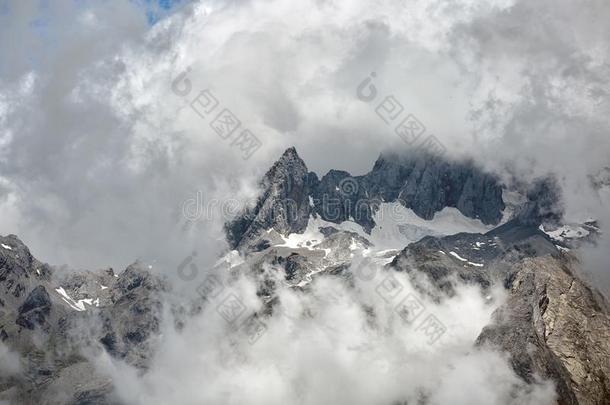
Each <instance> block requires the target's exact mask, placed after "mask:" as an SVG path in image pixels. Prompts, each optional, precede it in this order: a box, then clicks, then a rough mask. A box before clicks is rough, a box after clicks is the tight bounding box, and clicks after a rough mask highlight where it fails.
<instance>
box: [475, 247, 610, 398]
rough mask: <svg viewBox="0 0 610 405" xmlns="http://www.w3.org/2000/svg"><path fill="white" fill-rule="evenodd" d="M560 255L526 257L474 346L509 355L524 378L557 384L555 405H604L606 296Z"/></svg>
mask: <svg viewBox="0 0 610 405" xmlns="http://www.w3.org/2000/svg"><path fill="white" fill-rule="evenodd" d="M568 263H569V261H568V260H567V259H566V258H565V257H564V258H563V259H562V258H554V257H551V256H545V257H537V258H526V259H524V260H523V261H522V262H521V263H519V265H518V269H517V272H516V276H515V277H514V279H513V281H512V283H511V286H510V298H509V299H508V302H507V303H506V304H505V305H504V306H503V307H502V308H500V309H498V310H497V312H496V313H495V315H494V318H495V321H494V324H493V325H490V326H488V327H486V328H485V329H484V330H483V332H482V333H481V335H480V336H479V338H478V344H481V345H483V344H487V345H494V346H497V347H500V348H501V349H503V350H506V351H508V352H509V353H510V354H511V361H512V364H513V368H514V369H515V371H516V372H517V374H518V375H519V376H520V377H522V378H523V379H524V380H526V381H532V380H533V379H534V378H535V377H536V376H538V377H543V378H550V379H552V380H553V381H554V382H555V383H556V388H557V392H558V394H559V400H558V403H559V404H562V405H563V404H595V405H602V404H608V403H609V400H610V361H608V360H609V359H610V316H609V311H608V306H607V303H606V302H605V300H604V299H603V298H602V297H601V296H600V295H599V294H597V293H595V292H593V291H592V290H591V289H590V288H589V287H587V286H586V285H585V284H583V283H582V282H581V281H580V280H579V279H578V278H577V277H575V276H574V274H573V273H572V271H571V270H570V268H569V267H568Z"/></svg>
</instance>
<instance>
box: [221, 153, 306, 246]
mask: <svg viewBox="0 0 610 405" xmlns="http://www.w3.org/2000/svg"><path fill="white" fill-rule="evenodd" d="M315 181H317V178H316V177H315V175H314V176H313V178H312V179H310V176H309V173H308V172H307V167H306V166H305V163H304V162H303V160H302V159H301V158H300V157H299V155H298V154H297V152H296V150H295V149H294V148H290V149H288V150H286V151H285V152H284V154H283V155H282V156H281V157H280V159H279V160H278V161H277V162H276V163H275V164H274V165H273V166H272V167H271V169H269V171H268V172H267V173H266V174H265V176H264V178H263V180H262V181H261V184H260V186H261V189H262V194H261V196H260V197H259V199H258V201H257V204H256V206H255V207H253V208H251V209H248V210H247V211H246V212H244V213H243V214H242V215H241V216H239V217H238V218H236V219H235V220H233V221H232V222H230V223H228V224H226V226H225V230H226V233H227V240H228V242H229V244H230V245H231V246H232V247H238V246H250V243H252V241H254V240H256V238H257V237H258V236H260V234H261V233H262V232H263V231H266V230H268V229H275V230H276V231H277V232H279V233H281V234H288V233H292V232H297V233H298V232H302V231H303V230H304V229H305V227H307V221H308V219H309V216H310V214H311V207H310V202H309V196H310V194H311V192H310V184H311V182H315Z"/></svg>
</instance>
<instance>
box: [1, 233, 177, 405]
mask: <svg viewBox="0 0 610 405" xmlns="http://www.w3.org/2000/svg"><path fill="white" fill-rule="evenodd" d="M0 243H1V244H2V245H0V342H1V345H2V347H5V348H7V350H9V351H10V352H13V353H15V354H16V355H18V356H19V357H20V358H21V365H22V367H21V368H22V370H20V372H19V373H15V374H12V375H4V374H2V373H0V401H2V400H8V401H11V402H10V403H15V404H17V403H18V404H41V403H48V404H94V403H95V404H105V403H115V402H113V401H114V399H113V398H114V397H113V393H112V381H111V380H110V379H109V378H107V377H104V376H102V375H100V374H98V373H97V371H96V370H95V367H94V366H93V365H92V364H91V363H90V362H89V361H88V360H87V358H86V357H85V356H84V354H83V350H87V349H95V348H97V349H98V350H99V349H100V348H104V349H105V350H106V351H107V352H108V353H109V354H110V355H111V356H113V357H115V358H117V359H121V360H124V361H126V362H127V363H129V364H132V365H134V366H136V367H139V368H145V367H146V365H147V363H148V361H149V360H150V357H151V356H152V354H153V353H154V351H153V346H152V342H153V337H154V335H156V334H157V332H158V325H159V322H160V321H159V319H160V314H161V297H160V294H161V292H162V291H164V290H165V289H166V286H165V285H164V284H163V283H162V282H161V281H160V280H158V279H157V278H155V277H154V276H152V275H151V274H150V273H149V272H148V271H146V270H144V269H142V268H141V267H140V266H138V265H137V264H136V265H132V266H130V267H129V268H128V269H127V270H125V271H124V272H123V273H121V275H115V274H114V272H113V271H112V269H107V270H101V271H97V272H82V273H77V274H71V275H67V276H60V275H59V274H57V272H56V271H55V270H54V269H53V268H51V267H50V266H48V265H46V264H43V263H41V262H39V261H38V260H37V259H36V258H34V257H33V256H32V255H31V253H30V251H29V249H28V248H27V246H25V245H24V244H23V242H22V241H21V240H19V239H18V238H17V237H16V236H14V235H10V236H7V237H2V236H0Z"/></svg>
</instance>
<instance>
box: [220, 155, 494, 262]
mask: <svg viewBox="0 0 610 405" xmlns="http://www.w3.org/2000/svg"><path fill="white" fill-rule="evenodd" d="M260 188H261V190H262V192H261V196H260V197H259V199H258V202H257V204H256V206H255V207H254V208H253V209H250V210H248V211H246V212H244V213H243V214H242V215H240V216H239V217H238V218H236V219H235V220H234V221H232V222H230V223H228V224H227V226H226V233H227V239H228V241H229V243H230V245H231V247H233V248H239V249H242V250H251V249H256V247H257V238H258V237H259V236H260V235H261V234H262V232H263V231H267V230H269V229H274V230H275V231H277V232H279V233H280V234H283V235H288V234H290V233H292V232H297V233H300V232H302V231H303V230H304V229H305V228H306V227H307V223H308V221H309V219H310V218H311V217H312V216H314V217H320V218H321V219H323V220H325V221H328V222H332V223H342V222H344V221H348V220H350V221H353V222H356V223H358V224H359V225H361V226H362V227H363V229H364V230H365V231H366V232H369V233H370V231H371V230H372V228H373V227H374V226H375V225H376V224H375V220H374V216H375V213H376V212H377V211H378V209H379V206H380V204H382V203H390V202H399V203H400V204H401V205H403V206H404V207H406V208H410V209H412V210H413V211H414V212H415V214H417V215H418V216H419V217H421V218H423V219H427V220H429V219H432V218H433V217H434V215H435V214H436V213H437V212H439V211H442V210H443V209H444V208H447V207H453V208H456V209H457V210H459V212H461V213H462V214H463V215H464V216H466V217H469V218H473V219H478V220H480V221H481V222H482V223H483V224H488V225H496V224H498V223H499V222H500V220H501V219H502V212H503V210H504V208H505V204H504V201H503V199H502V186H501V184H500V183H499V180H498V179H497V178H496V177H495V176H494V175H492V174H489V173H485V172H484V171H483V170H481V169H480V168H478V167H477V166H476V165H475V164H474V163H473V162H471V161H464V162H449V161H445V160H440V159H438V158H437V157H435V156H433V155H430V154H425V153H419V154H418V153H408V154H406V155H404V156H400V155H397V154H382V155H381V156H379V158H378V159H377V161H376V162H375V164H374V166H373V168H372V170H371V171H370V172H369V173H367V174H365V175H363V176H351V175H350V174H349V173H348V172H345V171H340V170H331V171H329V172H328V173H327V174H326V175H324V176H323V177H322V178H321V179H319V178H318V176H317V175H316V174H315V173H313V172H308V170H307V166H306V165H305V162H303V160H302V159H301V158H300V157H299V155H298V153H297V151H296V149H295V148H294V147H292V148H289V149H287V150H286V151H285V152H284V153H283V154H282V156H281V157H280V158H279V160H278V161H277V162H276V163H275V164H274V165H273V166H272V167H271V169H270V170H269V171H268V172H267V174H266V175H265V176H264V177H263V179H262V181H261V182H260Z"/></svg>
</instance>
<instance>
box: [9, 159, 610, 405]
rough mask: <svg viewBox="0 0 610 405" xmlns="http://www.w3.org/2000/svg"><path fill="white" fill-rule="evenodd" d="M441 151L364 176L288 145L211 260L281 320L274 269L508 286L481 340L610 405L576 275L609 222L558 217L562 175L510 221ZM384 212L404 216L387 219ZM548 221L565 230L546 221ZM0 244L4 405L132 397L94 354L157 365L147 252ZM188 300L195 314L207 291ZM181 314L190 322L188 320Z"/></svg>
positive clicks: (600, 327) (156, 285) (472, 173)
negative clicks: (252, 289) (88, 267)
mask: <svg viewBox="0 0 610 405" xmlns="http://www.w3.org/2000/svg"><path fill="white" fill-rule="evenodd" d="M431 159H432V158H431V157H429V156H407V157H397V156H382V157H380V158H379V159H378V160H377V162H376V163H375V166H374V168H373V170H372V171H371V172H370V173H368V174H366V175H364V176H357V177H351V176H350V175H349V173H347V172H341V171H331V172H329V173H328V174H327V175H325V176H323V177H322V178H321V179H319V178H318V177H317V175H315V174H313V173H311V172H309V171H308V170H307V167H306V166H305V164H304V162H303V161H302V159H300V157H299V156H298V154H297V153H296V150H295V149H294V148H291V149H288V150H287V151H286V152H285V153H284V154H283V155H282V157H281V158H280V159H279V160H278V162H276V163H275V164H274V165H273V166H272V167H271V169H270V170H269V171H268V172H267V174H266V175H265V177H264V178H263V179H262V181H261V185H262V193H261V196H260V198H259V199H258V202H257V204H256V206H255V207H253V208H252V209H251V210H249V211H247V212H245V213H243V214H242V215H240V216H238V217H237V218H236V219H235V220H233V221H232V222H230V223H228V224H227V225H226V230H227V238H228V241H229V244H230V245H231V246H232V247H233V248H236V250H233V251H231V252H229V253H228V254H227V255H226V256H225V257H223V258H222V259H221V260H220V261H219V263H220V264H219V265H218V266H217V268H216V269H215V270H216V271H228V272H230V273H235V274H237V273H242V274H244V273H245V274H248V275H250V276H251V278H252V279H253V280H255V281H256V283H257V285H258V290H257V295H258V296H260V297H261V298H262V299H263V301H264V302H265V306H264V308H263V309H262V310H260V311H259V313H258V314H257V316H259V317H260V318H261V319H264V318H265V317H271V316H277V311H276V309H277V305H278V297H277V287H278V285H277V283H278V279H277V278H271V277H269V274H270V272H272V273H273V274H275V275H276V277H277V275H279V282H282V283H284V284H285V285H286V286H287V287H288V288H291V289H295V290H298V291H300V292H303V293H307V292H308V291H309V286H310V285H311V283H312V281H313V280H314V279H315V278H317V277H326V276H329V277H334V278H337V279H339V280H342V282H344V283H345V285H346V286H347V288H354V287H353V278H354V277H355V273H356V272H357V271H358V269H359V268H362V267H374V268H383V269H384V271H387V272H390V273H391V272H399V273H403V274H406V275H407V276H408V277H409V278H410V280H411V281H412V284H413V285H414V286H415V287H416V288H417V290H418V291H420V292H421V293H422V294H426V295H427V296H429V297H430V298H431V299H432V300H434V301H436V302H442V301H443V300H446V299H449V298H450V297H452V296H453V295H454V294H455V291H456V289H457V288H458V287H459V286H460V285H470V286H476V287H477V288H479V289H480V291H481V294H483V295H484V296H485V295H486V294H487V293H488V291H490V290H491V289H492V288H495V287H497V286H501V287H503V288H504V289H505V290H506V294H507V295H508V299H507V300H506V302H505V303H504V304H503V305H502V306H500V307H499V308H497V309H496V312H495V313H494V317H493V320H492V322H491V323H490V324H489V325H487V326H486V327H485V328H484V329H483V330H482V331H481V332H480V334H479V336H478V338H477V339H476V341H473V342H472V344H473V350H475V349H476V348H477V347H490V348H493V350H498V351H502V352H504V353H506V354H507V356H508V357H509V359H510V364H511V366H512V368H513V370H514V372H515V374H516V375H517V376H518V377H519V378H520V379H521V380H522V381H524V382H525V383H536V382H537V381H539V380H549V381H552V383H553V384H554V386H555V391H556V394H557V400H556V403H557V404H560V405H564V404H570V405H572V404H599V405H602V404H606V403H608V398H610V392H609V390H608V387H610V370H609V368H608V364H607V361H606V360H607V359H608V358H610V339H609V338H610V310H609V307H608V303H607V301H606V299H605V298H604V297H603V296H602V295H601V294H599V293H598V292H596V291H595V290H594V289H592V288H591V287H590V286H587V285H586V283H584V282H583V281H581V280H580V279H579V277H578V267H579V263H578V261H577V260H576V259H575V257H574V256H573V255H571V253H570V249H571V248H573V247H577V246H576V244H575V241H577V240H583V242H582V243H587V242H586V241H585V239H586V238H594V237H595V232H596V231H595V230H596V229H598V228H597V224H596V223H594V222H591V223H587V224H584V225H583V228H582V229H583V230H584V231H586V232H587V234H586V235H585V234H584V232H583V231H581V233H578V231H577V230H578V229H579V228H569V227H568V228H566V225H562V226H559V225H561V209H560V206H561V204H558V198H559V197H558V195H559V191H558V189H557V187H556V184H554V183H553V182H552V180H544V181H541V182H538V183H536V184H534V185H532V186H530V187H529V188H528V190H529V192H524V194H523V201H522V202H521V203H520V204H518V205H515V206H514V207H512V208H513V210H512V215H511V217H510V218H505V220H504V221H503V222H500V221H501V219H502V217H503V214H505V213H503V210H504V208H505V206H506V205H507V203H505V201H504V199H503V191H504V190H503V186H502V185H501V184H500V183H499V182H498V180H497V179H496V178H495V177H494V176H492V175H489V174H485V173H483V172H482V171H480V170H479V169H477V168H476V167H474V166H472V164H470V163H468V162H466V163H448V162H442V161H438V160H431ZM388 207H389V208H391V209H392V212H393V213H394V214H395V215H392V216H390V217H387V216H386V217H383V216H382V215H381V214H382V213H384V212H385V210H386V209H387V208H388ZM504 216H505V215H504ZM552 224H556V226H558V228H557V229H555V230H550V228H549V229H547V228H546V227H548V226H551V225H552ZM382 228H383V229H382ZM584 237H586V238H584ZM389 242H391V243H389ZM0 243H1V245H0V341H1V342H2V343H1V344H0V345H1V346H0V349H1V350H0V354H1V353H3V352H4V353H11V356H13V357H15V356H16V357H17V358H19V367H18V370H15V372H14V373H12V374H9V375H1V374H0V401H1V400H7V401H12V402H13V403H19V404H22V403H23V404H47V403H48V404H121V403H122V402H121V400H120V398H119V397H118V396H117V394H116V392H115V391H114V389H113V381H112V378H111V377H109V376H107V375H102V374H100V373H99V371H98V370H96V368H95V367H94V365H93V364H92V363H91V361H90V355H91V351H92V350H93V351H94V352H97V353H99V352H105V353H106V354H107V355H108V356H110V357H111V358H112V359H115V360H116V361H121V362H125V363H127V364H129V365H132V366H134V367H135V368H136V369H138V370H140V372H141V373H146V371H147V368H148V366H149V364H150V361H151V358H152V357H153V356H154V354H155V350H156V344H157V341H158V339H159V335H160V324H161V321H162V314H163V313H164V310H166V309H167V308H165V307H164V306H165V305H167V302H166V301H165V300H164V297H165V296H166V295H167V294H171V290H172V287H171V285H170V284H169V282H168V281H166V280H162V279H160V278H158V277H157V276H155V275H153V274H151V273H150V271H148V269H146V268H144V267H143V266H141V265H139V264H138V263H135V264H133V265H131V266H129V267H127V269H125V270H124V271H122V272H121V273H119V274H116V273H115V272H114V271H113V270H112V269H103V270H99V271H86V272H80V273H73V274H68V275H62V274H61V273H60V272H59V271H58V270H57V269H54V268H52V267H51V266H48V265H46V264H44V263H42V262H40V261H38V260H37V259H36V258H34V257H33V256H32V254H31V253H30V251H29V249H28V248H27V247H26V246H25V245H24V244H23V243H22V242H21V241H20V240H19V239H18V238H17V237H16V236H14V235H9V236H7V237H0ZM203 299H204V300H205V298H203ZM190 304H192V306H191V308H194V310H193V311H192V313H197V308H198V305H200V304H201V301H200V300H199V301H196V302H193V303H190ZM187 306H188V305H187ZM186 312H188V311H186ZM186 312H185V313H186ZM185 313H182V315H181V316H180V322H179V323H184V322H188V321H189V317H188V315H185ZM369 315H370V316H371V317H375V314H374V313H369ZM403 315H404V316H406V317H407V318H408V317H409V315H408V314H403ZM178 327H179V326H178ZM422 403H423V404H425V401H424V402H422Z"/></svg>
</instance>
